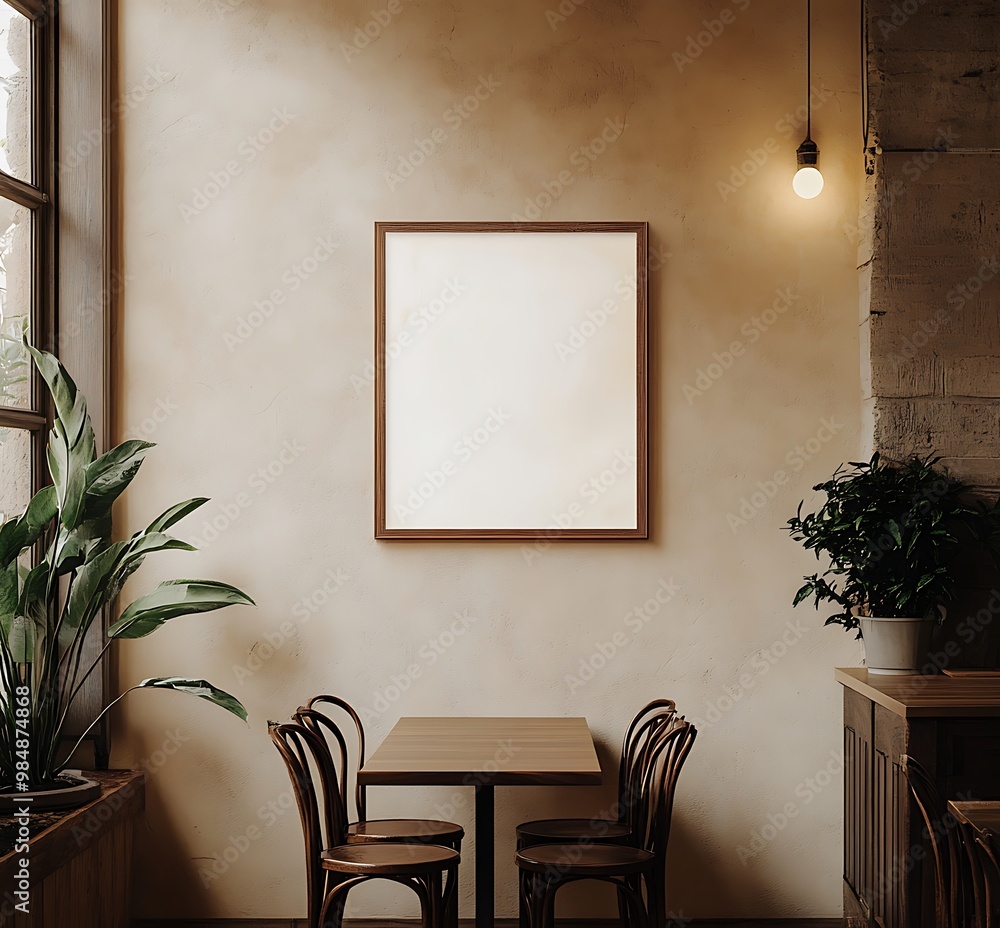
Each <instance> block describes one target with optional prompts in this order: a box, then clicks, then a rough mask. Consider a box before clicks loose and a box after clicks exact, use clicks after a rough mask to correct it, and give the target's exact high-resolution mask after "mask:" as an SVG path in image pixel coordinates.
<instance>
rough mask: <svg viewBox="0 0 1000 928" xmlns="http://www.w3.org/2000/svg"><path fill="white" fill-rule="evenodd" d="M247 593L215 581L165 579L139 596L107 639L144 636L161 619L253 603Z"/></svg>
mask: <svg viewBox="0 0 1000 928" xmlns="http://www.w3.org/2000/svg"><path fill="white" fill-rule="evenodd" d="M252 605H254V602H253V600H252V599H250V597H249V596H247V595H246V593H243V592H242V591H240V590H238V589H236V587H234V586H230V585H229V584H228V583H220V582H218V581H215V580H168V581H167V582H166V583H161V584H160V585H159V586H158V587H157V588H156V589H155V590H153V592H152V593H147V594H146V595H145V596H142V597H140V598H139V599H137V600H136V601H135V602H134V603H132V604H131V605H130V606H128V607H127V608H126V609H125V611H124V612H123V613H122V614H121V618H120V619H119V620H118V621H117V622H115V624H114V625H112V626H111V628H110V629H108V636H109V637H110V638H144V637H145V636H146V635H149V634H151V633H152V632H154V631H156V629H158V628H159V627H160V626H161V625H163V623H164V622H167V621H169V620H170V619H176V618H178V617H180V616H183V615H191V614H193V613H196V612H211V611H213V610H215V609H224V608H225V607H226V606H252Z"/></svg>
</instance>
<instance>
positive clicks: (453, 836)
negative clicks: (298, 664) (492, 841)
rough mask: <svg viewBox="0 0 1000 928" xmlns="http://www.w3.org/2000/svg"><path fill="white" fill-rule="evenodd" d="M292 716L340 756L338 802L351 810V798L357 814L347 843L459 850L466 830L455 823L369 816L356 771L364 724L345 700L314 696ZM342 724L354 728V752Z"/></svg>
mask: <svg viewBox="0 0 1000 928" xmlns="http://www.w3.org/2000/svg"><path fill="white" fill-rule="evenodd" d="M338 713H339V714H340V715H342V716H343V721H344V722H345V723H346V724H344V725H340V724H338V723H337V722H336V721H335V716H336V715H337V714H338ZM294 718H295V720H296V721H298V722H301V723H302V724H303V725H305V726H306V727H307V728H309V729H311V730H312V731H314V732H315V733H316V734H318V735H321V736H322V737H323V738H324V739H325V740H326V742H327V744H328V746H329V747H330V752H331V754H332V755H333V756H334V757H335V758H339V766H338V770H339V773H340V790H341V801H342V802H343V804H344V807H345V808H346V809H348V810H350V803H351V800H352V799H353V802H354V811H355V813H356V815H355V820H354V821H353V822H352V823H351V824H350V825H348V827H347V841H346V843H347V844H378V843H380V842H383V841H389V842H401V843H403V844H437V845H442V846H444V847H450V848H451V849H452V850H454V851H459V852H460V851H461V850H462V839H463V838H464V837H465V830H464V829H463V828H462V826H461V825H457V824H455V823H454V822H441V821H437V820H436V819H422V818H419V819H418V818H404V819H398V818H397V819H369V818H368V797H367V794H366V790H365V787H364V785H363V784H361V783H359V782H358V771H359V770H360V769H361V768H362V767H363V766H364V763H365V727H364V724H363V723H362V721H361V717H360V716H359V715H358V713H357V712H356V711H355V710H354V708H353V707H352V706H351V705H350V704H349V703H348V702H347V701H346V700H344V699H341V698H340V697H339V696H328V695H322V696H314V697H313V698H312V699H310V700H309V702H308V703H307V704H306V705H305V706H304V707H302V708H300V709H299V711H298V712H297V713H296V714H295V716H294ZM345 727H347V728H348V729H350V728H353V729H354V737H353V738H352V739H351V741H352V742H353V743H352V745H351V747H353V748H354V750H353V751H351V750H349V749H348V738H347V737H345V735H344V728H345ZM334 745H336V747H334ZM352 754H353V756H354V761H353V763H352V762H351V755H352ZM352 784H353V787H354V788H353V790H352V789H351V785H352ZM352 793H353V796H352ZM348 814H350V811H348Z"/></svg>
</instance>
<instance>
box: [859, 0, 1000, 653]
mask: <svg viewBox="0 0 1000 928" xmlns="http://www.w3.org/2000/svg"><path fill="white" fill-rule="evenodd" d="M998 30H1000V9H998V8H997V7H996V5H995V4H992V3H987V2H978V0H969V2H964V3H959V4H956V3H949V2H946V0H920V2H917V0H912V2H910V3H907V4H899V3H892V2H888V0H868V31H869V39H870V49H871V54H870V58H869V66H868V74H869V85H870V88H871V94H870V97H871V114H870V121H869V125H870V126H871V129H872V133H873V137H872V144H873V145H879V146H881V154H880V155H878V156H876V158H875V159H874V165H873V166H874V169H875V170H874V173H873V174H872V175H871V176H870V177H869V180H868V190H867V210H866V211H865V212H866V214H867V216H866V221H867V219H870V220H871V222H870V225H868V226H867V227H866V241H865V242H864V245H863V247H862V254H861V258H862V265H863V271H862V279H863V281H864V284H865V285H866V286H863V290H864V291H865V292H864V293H863V295H862V337H863V345H864V346H865V347H864V348H863V354H865V358H864V360H863V369H864V371H865V374H866V376H865V378H864V379H865V382H866V383H865V391H864V392H865V403H866V406H867V407H868V409H869V410H870V414H871V419H872V424H873V435H874V443H875V447H876V448H878V449H880V450H882V451H884V452H886V453H888V454H890V455H893V456H896V457H900V456H905V455H909V454H930V453H937V454H940V455H942V456H943V457H944V459H945V460H944V463H945V464H947V465H948V467H949V468H950V469H951V470H952V471H953V473H955V474H956V475H958V476H960V477H962V478H963V479H965V480H967V481H969V482H970V483H971V484H972V485H973V486H975V487H976V488H977V489H978V490H979V491H980V492H981V493H983V494H984V495H985V496H988V497H991V496H995V494H996V493H997V492H998V491H1000V315H998V313H1000V246H998V241H1000V204H998V201H997V189H998V182H1000V155H998V154H997V153H995V152H992V151H990V149H992V148H995V147H996V146H997V144H998V136H997V127H996V119H995V118H994V116H995V114H996V112H997V108H998V106H1000V91H998V89H997V86H996V81H995V78H994V77H993V76H991V75H995V73H996V67H997V66H996V61H995V54H994V52H993V50H995V45H996V36H997V34H998ZM897 149H922V150H917V151H911V150H906V151H899V150H897ZM996 584H997V578H996V575H995V572H993V571H992V570H990V569H988V568H987V567H986V565H984V564H972V565H969V568H968V571H967V576H966V577H965V582H964V584H963V586H964V593H963V595H962V597H961V599H960V601H959V602H957V603H956V604H954V606H953V607H952V611H953V612H954V613H956V614H960V615H963V616H964V615H966V614H973V613H979V612H980V610H982V609H984V608H988V607H992V606H993V605H995V604H996V603H997V602H998V601H1000V595H998V594H996ZM992 615H993V613H984V616H986V618H987V622H986V628H987V631H986V632H985V633H984V634H982V635H977V636H976V640H974V641H964V640H963V641H961V642H956V643H957V644H958V645H959V646H960V647H961V648H962V649H963V651H964V652H965V653H964V654H963V656H962V661H963V662H970V663H986V664H988V665H993V664H995V663H996V661H997V660H998V659H1000V636H997V635H996V633H995V632H994V631H993V630H992V628H991V627H990V622H991V619H992ZM942 632H943V636H944V637H943V638H942V642H943V641H944V639H945V638H948V637H953V633H951V632H949V631H948V630H947V628H945V629H943V630H942Z"/></svg>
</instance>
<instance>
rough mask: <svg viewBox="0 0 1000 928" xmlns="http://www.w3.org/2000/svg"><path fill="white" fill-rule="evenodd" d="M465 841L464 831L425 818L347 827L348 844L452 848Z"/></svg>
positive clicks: (454, 825)
mask: <svg viewBox="0 0 1000 928" xmlns="http://www.w3.org/2000/svg"><path fill="white" fill-rule="evenodd" d="M463 837H465V829H464V828H462V826H461V825H456V824H455V823H454V822H439V821H437V820H435V819H424V818H384V819H374V820H369V821H367V822H355V823H354V824H353V825H349V826H348V827H347V843H348V844H377V843H379V842H383V841H388V842H395V843H397V844H451V843H458V842H459V841H461V840H462V838H463Z"/></svg>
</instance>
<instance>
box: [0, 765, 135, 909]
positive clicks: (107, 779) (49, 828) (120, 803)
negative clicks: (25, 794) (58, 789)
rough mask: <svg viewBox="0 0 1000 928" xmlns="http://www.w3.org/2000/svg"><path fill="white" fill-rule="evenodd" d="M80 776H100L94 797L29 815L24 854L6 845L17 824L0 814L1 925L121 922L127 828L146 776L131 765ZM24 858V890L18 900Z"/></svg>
mask: <svg viewBox="0 0 1000 928" xmlns="http://www.w3.org/2000/svg"><path fill="white" fill-rule="evenodd" d="M87 776H89V777H92V778H93V779H95V780H98V781H100V783H101V785H102V787H103V788H104V789H103V792H102V794H101V797H100V798H99V799H95V800H94V801H93V802H92V803H90V804H89V805H85V806H83V807H81V808H79V809H74V810H72V811H70V812H39V813H37V814H33V815H31V816H30V819H29V834H30V836H31V838H30V842H29V848H28V852H27V854H24V853H23V852H22V853H15V852H14V851H12V850H11V848H12V847H14V846H16V844H17V843H18V841H19V840H21V839H20V838H18V833H19V829H20V826H19V824H18V823H17V822H15V820H14V818H13V817H12V816H0V835H2V836H3V839H4V851H6V853H5V854H4V855H3V856H2V857H0V887H2V888H3V891H2V895H0V928H66V926H72V928H128V925H129V906H128V903H129V878H130V874H131V866H132V828H133V826H134V824H135V820H136V817H137V816H138V815H139V814H140V813H141V812H142V809H143V806H144V804H145V795H146V794H145V779H144V777H143V774H142V773H140V772H136V771H133V772H104V773H88V774H87ZM24 859H27V860H28V868H27V870H28V879H27V881H26V882H28V883H30V888H29V889H27V890H24V892H25V893H26V895H25V896H22V897H19V898H17V897H15V895H14V891H15V890H16V889H17V888H19V887H20V886H21V881H22V873H23V870H24V867H23V864H22V861H23V860H24ZM24 899H26V900H27V906H24V905H23V900H24ZM19 903H20V904H22V909H21V910H20V911H18V910H17V909H16V908H15V906H16V905H17V904H19ZM25 908H27V910H28V911H27V912H25V911H24V909H25Z"/></svg>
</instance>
